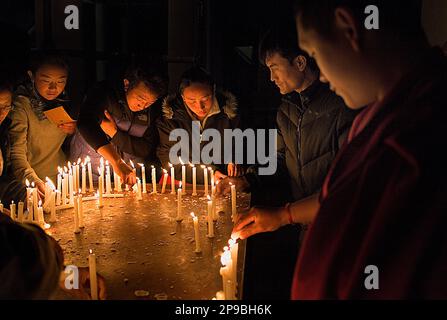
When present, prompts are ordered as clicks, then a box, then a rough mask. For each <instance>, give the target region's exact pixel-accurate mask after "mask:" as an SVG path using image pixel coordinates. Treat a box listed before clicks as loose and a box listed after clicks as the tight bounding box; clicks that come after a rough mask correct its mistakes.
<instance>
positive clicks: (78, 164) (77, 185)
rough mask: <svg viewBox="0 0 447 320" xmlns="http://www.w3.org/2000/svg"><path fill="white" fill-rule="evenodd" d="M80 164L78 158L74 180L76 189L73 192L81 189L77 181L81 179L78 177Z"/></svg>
mask: <svg viewBox="0 0 447 320" xmlns="http://www.w3.org/2000/svg"><path fill="white" fill-rule="evenodd" d="M80 164H81V158H79V159H78V162H77V163H76V180H75V181H76V183H75V185H76V188H75V190H78V189H80V188H81V185H80V183H79V179H81V177H80V175H79V166H80Z"/></svg>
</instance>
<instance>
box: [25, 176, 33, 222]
mask: <svg viewBox="0 0 447 320" xmlns="http://www.w3.org/2000/svg"><path fill="white" fill-rule="evenodd" d="M26 186H27V188H26V201H27V203H26V207H27V209H28V219H27V220H28V221H33V220H34V202H33V188H30V187H29V181H28V179H27V180H26Z"/></svg>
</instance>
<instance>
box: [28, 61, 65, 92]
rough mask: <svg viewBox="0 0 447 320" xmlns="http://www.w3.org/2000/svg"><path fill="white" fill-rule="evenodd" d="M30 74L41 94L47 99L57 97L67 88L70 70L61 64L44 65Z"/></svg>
mask: <svg viewBox="0 0 447 320" xmlns="http://www.w3.org/2000/svg"><path fill="white" fill-rule="evenodd" d="M28 74H29V76H30V78H31V80H32V81H34V86H35V88H36V90H37V92H39V94H40V95H41V96H42V97H44V98H45V99H47V100H54V99H56V98H57V97H58V96H59V95H60V94H61V93H62V92H63V91H64V89H65V86H66V84H67V78H68V72H67V70H66V69H64V68H62V67H59V66H52V65H43V66H41V67H40V68H39V69H37V71H36V73H35V74H33V73H32V72H31V71H28Z"/></svg>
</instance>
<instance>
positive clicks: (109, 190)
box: [106, 161, 112, 194]
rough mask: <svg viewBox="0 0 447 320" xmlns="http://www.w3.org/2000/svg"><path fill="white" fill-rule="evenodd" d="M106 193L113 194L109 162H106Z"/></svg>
mask: <svg viewBox="0 0 447 320" xmlns="http://www.w3.org/2000/svg"><path fill="white" fill-rule="evenodd" d="M106 193H107V194H110V193H112V178H111V176H110V166H109V161H106Z"/></svg>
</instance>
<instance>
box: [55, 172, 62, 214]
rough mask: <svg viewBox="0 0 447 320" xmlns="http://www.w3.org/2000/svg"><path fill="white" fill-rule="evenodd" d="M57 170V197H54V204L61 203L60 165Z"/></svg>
mask: <svg viewBox="0 0 447 320" xmlns="http://www.w3.org/2000/svg"><path fill="white" fill-rule="evenodd" d="M57 170H58V171H59V174H58V175H57V190H58V192H57V198H56V204H57V205H60V204H61V193H62V169H61V167H58V168H57Z"/></svg>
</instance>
